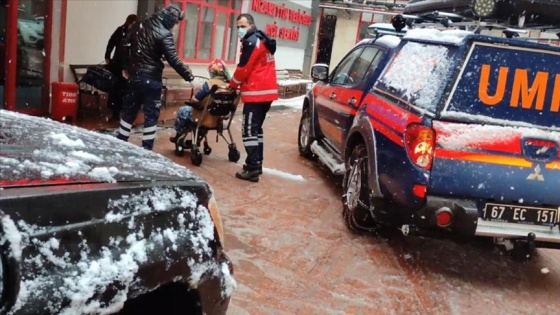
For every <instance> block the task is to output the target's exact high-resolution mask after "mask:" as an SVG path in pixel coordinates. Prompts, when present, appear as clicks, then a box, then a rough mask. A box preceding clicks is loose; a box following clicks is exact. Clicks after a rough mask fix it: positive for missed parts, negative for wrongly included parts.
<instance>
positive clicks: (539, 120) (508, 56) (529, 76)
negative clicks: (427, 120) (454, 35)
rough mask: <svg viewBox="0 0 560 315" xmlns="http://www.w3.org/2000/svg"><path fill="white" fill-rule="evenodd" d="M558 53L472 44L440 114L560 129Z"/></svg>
mask: <svg viewBox="0 0 560 315" xmlns="http://www.w3.org/2000/svg"><path fill="white" fill-rule="evenodd" d="M559 60H560V52H558V51H552V50H546V49H535V48H523V47H514V46H505V45H496V44H492V43H482V42H474V43H473V44H472V46H471V47H470V50H469V52H468V54H467V57H466V59H465V62H464V64H463V66H462V68H461V72H460V75H459V77H458V79H457V82H456V83H455V86H454V87H453V90H452V94H451V96H450V98H449V100H448V101H447V103H446V106H445V108H444V112H443V113H442V115H443V117H446V116H447V117H456V118H467V119H468V118H471V120H472V118H473V117H474V118H475V120H476V121H485V122H489V123H492V122H493V123H498V124H505V125H524V126H534V125H536V126H540V127H545V128H550V129H560V61H559Z"/></svg>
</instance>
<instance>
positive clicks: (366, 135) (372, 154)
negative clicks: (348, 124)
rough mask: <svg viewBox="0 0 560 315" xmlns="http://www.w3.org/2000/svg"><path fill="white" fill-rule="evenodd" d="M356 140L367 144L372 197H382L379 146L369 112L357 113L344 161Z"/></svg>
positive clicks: (349, 134)
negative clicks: (378, 156) (378, 162)
mask: <svg viewBox="0 0 560 315" xmlns="http://www.w3.org/2000/svg"><path fill="white" fill-rule="evenodd" d="M356 141H363V142H364V143H365V145H366V149H367V153H368V157H369V158H368V161H369V169H370V176H368V184H369V187H370V189H371V192H372V197H374V198H382V197H383V195H382V193H381V186H380V185H379V176H378V169H377V146H376V143H377V141H376V139H375V132H374V129H373V125H372V124H371V122H370V120H369V119H368V117H367V114H365V113H363V112H362V113H361V114H360V115H359V116H358V115H357V116H356V118H355V119H354V123H353V124H352V128H351V129H350V132H349V133H348V138H347V139H346V143H345V145H344V161H346V159H347V158H348V157H349V156H350V154H351V153H352V151H351V150H352V149H353V147H354V145H355V143H356Z"/></svg>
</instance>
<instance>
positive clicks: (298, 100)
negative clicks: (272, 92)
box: [272, 95, 305, 109]
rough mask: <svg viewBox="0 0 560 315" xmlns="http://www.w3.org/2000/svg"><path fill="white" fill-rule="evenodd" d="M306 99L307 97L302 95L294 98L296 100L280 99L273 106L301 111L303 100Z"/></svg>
mask: <svg viewBox="0 0 560 315" xmlns="http://www.w3.org/2000/svg"><path fill="white" fill-rule="evenodd" d="M304 99H305V95H301V96H298V97H294V98H285V99H279V100H276V101H274V102H272V106H273V107H274V106H286V107H292V108H298V109H301V108H302V107H303V100H304Z"/></svg>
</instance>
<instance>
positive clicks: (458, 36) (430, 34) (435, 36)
mask: <svg viewBox="0 0 560 315" xmlns="http://www.w3.org/2000/svg"><path fill="white" fill-rule="evenodd" d="M473 34H474V33H473V32H470V31H462V30H445V31H440V30H438V29H434V28H414V29H411V30H408V32H406V35H404V36H403V39H409V40H427V41H431V42H438V43H444V44H460V43H462V42H463V40H464V39H465V37H467V36H469V35H473Z"/></svg>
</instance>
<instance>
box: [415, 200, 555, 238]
mask: <svg viewBox="0 0 560 315" xmlns="http://www.w3.org/2000/svg"><path fill="white" fill-rule="evenodd" d="M444 207H446V208H447V209H449V210H451V212H452V214H453V222H452V224H451V225H450V226H448V227H445V228H442V229H445V230H448V231H450V232H452V233H454V234H457V235H460V236H471V237H472V236H481V237H493V238H504V239H517V238H526V237H527V236H528V235H529V234H530V233H532V234H533V235H534V236H535V239H534V241H535V244H536V245H537V246H538V247H549V248H558V249H560V226H559V225H558V224H557V225H555V226H553V227H548V226H538V225H525V224H513V223H498V222H491V221H486V220H483V219H482V218H481V217H480V212H479V210H478V208H477V204H476V202H475V201H474V200H468V199H450V198H441V197H434V196H429V197H428V198H427V202H426V205H425V206H424V207H423V208H422V209H421V210H420V212H419V214H420V218H422V220H421V223H420V224H419V226H420V227H427V226H428V227H431V228H434V227H435V228H437V227H438V226H437V224H436V218H435V214H436V213H437V211H438V210H440V209H442V208H444Z"/></svg>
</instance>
